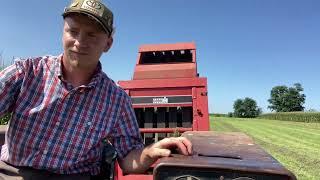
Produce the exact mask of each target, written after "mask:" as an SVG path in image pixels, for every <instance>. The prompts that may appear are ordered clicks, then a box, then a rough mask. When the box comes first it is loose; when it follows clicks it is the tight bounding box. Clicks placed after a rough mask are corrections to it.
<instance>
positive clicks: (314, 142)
mask: <svg viewBox="0 0 320 180" xmlns="http://www.w3.org/2000/svg"><path fill="white" fill-rule="evenodd" d="M210 123H211V124H210V125H211V130H214V131H226V132H227V131H232V132H244V133H246V134H247V135H249V136H250V137H252V138H253V139H254V141H255V142H256V143H257V144H259V145H261V146H262V147H263V148H264V149H265V150H266V151H267V152H269V153H270V154H271V155H272V156H273V157H275V158H276V159H277V160H278V161H280V162H281V163H282V164H283V165H284V166H285V167H287V168H288V169H289V170H291V171H292V172H293V173H294V174H295V175H296V176H297V178H298V179H299V180H300V179H301V180H319V179H320V123H302V122H289V121H276V120H265V119H240V118H226V117H210Z"/></svg>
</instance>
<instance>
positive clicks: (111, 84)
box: [102, 72, 129, 98]
mask: <svg viewBox="0 0 320 180" xmlns="http://www.w3.org/2000/svg"><path fill="white" fill-rule="evenodd" d="M102 77H103V79H104V80H105V82H107V84H108V85H107V87H108V89H112V92H114V93H116V94H117V95H118V96H121V97H124V98H128V97H129V96H128V94H127V93H126V91H125V90H124V89H122V87H120V86H119V85H118V84H117V83H116V82H115V81H114V80H113V79H111V78H110V77H109V76H108V75H107V74H106V73H104V72H102Z"/></svg>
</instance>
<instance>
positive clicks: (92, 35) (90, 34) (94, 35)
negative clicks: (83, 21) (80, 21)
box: [88, 33, 96, 38]
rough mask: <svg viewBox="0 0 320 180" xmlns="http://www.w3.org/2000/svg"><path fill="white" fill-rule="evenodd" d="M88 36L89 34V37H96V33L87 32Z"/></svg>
mask: <svg viewBox="0 0 320 180" xmlns="http://www.w3.org/2000/svg"><path fill="white" fill-rule="evenodd" d="M88 36H89V37H93V38H94V37H96V34H93V33H89V34H88Z"/></svg>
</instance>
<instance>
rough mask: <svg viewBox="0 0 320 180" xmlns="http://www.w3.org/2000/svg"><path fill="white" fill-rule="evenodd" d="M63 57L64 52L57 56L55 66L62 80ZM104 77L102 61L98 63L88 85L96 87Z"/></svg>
mask: <svg viewBox="0 0 320 180" xmlns="http://www.w3.org/2000/svg"><path fill="white" fill-rule="evenodd" d="M62 58H63V54H60V55H59V56H58V57H57V61H56V66H55V73H56V75H57V76H58V78H59V79H60V80H63V76H62ZM101 78H102V65H101V63H100V61H99V62H98V65H97V67H96V69H95V71H94V73H93V76H92V78H91V80H90V82H89V84H88V85H87V87H90V88H94V87H95V86H96V85H97V84H98V82H100V81H101Z"/></svg>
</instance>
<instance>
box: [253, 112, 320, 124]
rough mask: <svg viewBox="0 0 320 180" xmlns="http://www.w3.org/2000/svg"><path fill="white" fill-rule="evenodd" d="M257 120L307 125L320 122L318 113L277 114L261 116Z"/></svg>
mask: <svg viewBox="0 0 320 180" xmlns="http://www.w3.org/2000/svg"><path fill="white" fill-rule="evenodd" d="M258 118H260V119H272V120H280V121H296V122H308V123H309V122H320V113H319V112H279V113H267V114H262V115H260V116H259V117H258Z"/></svg>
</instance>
